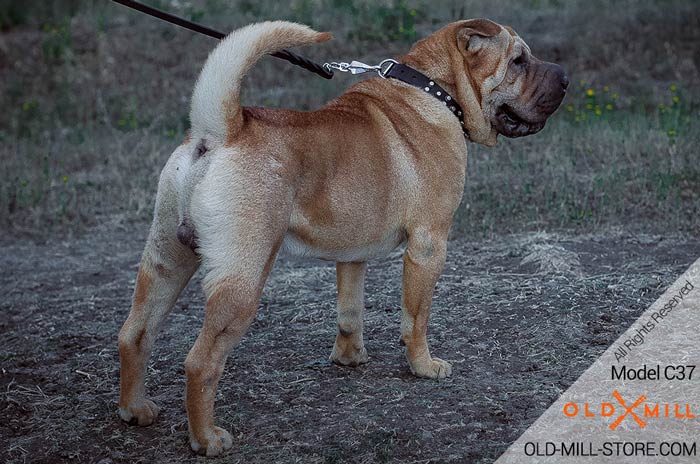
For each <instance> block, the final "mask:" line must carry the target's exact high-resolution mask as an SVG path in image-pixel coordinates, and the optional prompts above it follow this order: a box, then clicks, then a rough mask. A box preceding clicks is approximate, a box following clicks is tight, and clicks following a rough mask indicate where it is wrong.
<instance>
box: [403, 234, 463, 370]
mask: <svg viewBox="0 0 700 464" xmlns="http://www.w3.org/2000/svg"><path fill="white" fill-rule="evenodd" d="M446 248H447V234H446V233H443V232H436V231H429V230H417V231H413V232H412V233H410V234H409V237H408V246H407V248H406V252H405V253H404V255H403V294H402V301H401V306H402V310H403V311H402V315H401V341H402V342H403V344H404V345H405V346H406V358H408V364H409V366H410V367H411V372H413V373H414V374H415V375H417V376H419V377H428V378H443V377H447V376H449V375H450V374H451V373H452V366H451V365H450V364H449V363H448V362H447V361H443V360H442V359H438V358H433V357H431V356H430V349H429V348H428V341H427V339H426V332H427V329H428V317H429V315H430V302H431V300H432V298H433V290H434V289H435V283H436V282H437V280H438V278H439V277H440V273H441V272H442V267H443V266H444V264H445V253H446Z"/></svg>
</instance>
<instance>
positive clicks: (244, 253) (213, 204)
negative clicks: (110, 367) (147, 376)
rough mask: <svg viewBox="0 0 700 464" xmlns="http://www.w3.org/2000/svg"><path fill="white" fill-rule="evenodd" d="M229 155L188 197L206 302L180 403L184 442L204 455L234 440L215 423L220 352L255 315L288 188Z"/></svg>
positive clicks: (283, 223) (282, 226) (285, 213)
mask: <svg viewBox="0 0 700 464" xmlns="http://www.w3.org/2000/svg"><path fill="white" fill-rule="evenodd" d="M230 158H231V157H229V158H226V157H220V158H219V159H218V161H213V162H212V167H211V168H210V170H209V174H208V175H207V177H206V178H205V179H204V180H203V181H202V183H201V184H200V185H201V186H202V188H201V191H200V192H199V194H197V193H195V195H194V197H193V203H192V205H193V207H192V211H193V216H192V219H193V224H194V225H195V228H196V230H197V243H198V248H197V251H198V252H199V253H200V254H201V256H202V265H203V266H204V269H205V276H204V282H203V285H204V291H205V294H206V297H207V302H206V307H205V314H204V323H203V325H202V330H201V332H200V334H199V337H197V340H196V341H195V343H194V345H193V346H192V349H191V350H190V352H189V354H188V355H187V359H186V360H185V372H186V375H187V391H186V407H187V418H188V424H189V433H190V446H191V447H192V449H193V450H194V451H195V452H198V453H200V454H206V455H207V456H216V455H218V454H221V453H222V452H223V451H225V450H226V449H228V448H230V447H231V446H232V444H233V443H232V438H231V435H230V434H229V433H228V432H227V431H226V430H224V429H222V428H220V427H216V426H215V425H214V400H215V398H216V391H217V387H218V384H219V380H220V379H221V375H222V373H223V370H224V365H225V363H226V358H227V357H228V355H229V353H230V352H231V350H233V348H234V347H235V346H236V345H237V344H238V342H239V341H240V340H241V338H242V337H243V335H244V334H245V333H246V331H247V330H248V327H249V326H250V324H251V322H252V321H253V320H254V318H255V314H256V312H257V309H258V303H259V301H260V295H261V293H262V290H263V286H264V284H265V280H266V279H267V276H268V273H269V271H270V269H271V267H272V264H273V263H274V260H275V257H276V255H277V251H278V250H279V248H280V246H281V244H282V240H283V237H284V234H285V232H286V230H287V226H288V223H289V217H290V212H289V208H288V206H287V205H286V204H285V202H286V199H287V198H289V197H291V195H290V194H287V193H283V192H282V191H280V187H281V183H280V182H278V179H277V178H276V177H275V176H274V175H272V174H269V171H266V168H265V166H263V163H258V162H257V161H256V163H257V164H256V166H257V169H253V166H248V167H247V169H245V168H243V167H242V165H243V163H245V161H246V160H245V159H243V160H241V159H240V158H239V159H236V162H237V164H232V165H227V164H226V163H228V162H229V161H227V160H228V159H230ZM222 173H226V177H224V176H223V175H222ZM271 205H274V206H272V207H271Z"/></svg>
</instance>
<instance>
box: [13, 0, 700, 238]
mask: <svg viewBox="0 0 700 464" xmlns="http://www.w3.org/2000/svg"><path fill="white" fill-rule="evenodd" d="M10 3H11V5H10V6H12V8H9V7H8V8H9V9H0V10H1V11H3V12H4V13H3V14H4V16H0V30H4V32H2V39H3V40H4V42H5V43H6V44H7V46H6V47H4V48H3V51H2V52H0V53H1V54H2V55H0V60H2V62H4V63H9V64H10V66H9V67H7V66H6V67H0V79H1V80H2V82H3V84H4V85H3V87H2V89H1V90H0V98H2V104H3V109H4V111H3V112H2V113H0V127H2V129H1V130H0V141H2V144H0V156H2V157H3V160H6V161H5V162H3V163H2V165H0V176H1V177H2V179H3V182H2V185H1V186H0V227H2V228H3V229H6V230H14V231H21V232H27V233H36V234H39V235H41V234H43V233H45V232H47V231H52V232H53V231H63V232H65V231H68V230H80V229H82V228H83V227H85V226H86V225H92V224H95V223H99V222H102V221H104V220H108V219H109V220H112V219H114V218H117V220H118V221H134V220H136V221H139V220H143V219H147V218H148V217H149V215H150V212H151V208H152V206H151V205H152V203H153V199H154V194H155V188H156V179H157V175H158V172H159V171H160V169H161V167H162V165H163V164H164V162H165V160H166V159H167V156H168V155H169V153H170V152H171V151H172V149H173V148H174V147H175V146H176V145H177V143H178V142H179V140H181V138H182V137H183V135H184V133H185V131H186V130H187V125H188V124H187V114H188V104H189V96H190V93H191V90H192V86H193V85H194V81H195V79H196V76H197V73H198V71H199V69H200V67H201V65H202V63H203V62H204V60H205V58H206V55H207V53H208V52H209V51H210V49H211V48H212V47H213V46H214V44H215V41H212V40H211V39H208V38H206V37H203V36H198V35H195V34H192V33H190V32H188V31H185V30H182V29H180V28H176V27H174V26H171V25H167V24H164V23H162V22H159V21H157V20H155V19H152V18H148V17H146V16H143V15H139V14H137V13H134V12H131V11H129V10H127V9H125V8H124V7H121V6H118V5H115V4H112V3H111V2H97V1H92V2H74V1H71V0H60V1H56V2H48V3H46V4H42V5H40V6H36V5H34V6H32V7H30V6H24V7H23V6H21V5H19V4H17V3H16V2H10ZM150 3H151V4H153V5H154V6H157V7H159V8H163V9H166V10H169V11H173V12H175V13H177V14H181V15H184V16H186V17H188V18H191V19H194V20H197V21H200V22H202V23H204V24H208V25H212V26H213V27H216V28H219V29H222V30H231V29H233V28H235V27H238V26H241V25H244V24H247V23H250V22H254V21H260V20H266V19H292V20H297V21H301V22H306V23H309V24H311V25H312V26H314V27H315V28H317V29H319V30H330V31H332V32H333V33H334V35H335V37H336V40H334V41H333V42H331V43H329V44H325V45H323V46H318V47H314V48H309V49H308V50H306V51H305V54H306V55H308V56H309V57H311V58H313V59H315V60H317V61H321V62H322V61H326V60H331V59H334V60H339V59H340V60H350V59H358V60H362V61H366V62H376V61H378V60H380V59H383V58H386V57H389V56H396V55H398V54H401V53H404V52H405V51H406V50H407V49H408V47H409V46H410V43H411V42H413V41H414V40H416V39H418V38H420V37H423V36H425V35H427V34H429V33H431V32H433V31H435V30H436V29H438V28H439V27H441V26H442V25H444V24H446V23H448V22H450V21H453V20H456V19H460V18H465V17H466V18H468V17H489V18H492V19H494V20H496V21H498V22H501V23H504V24H509V25H511V26H513V27H514V28H515V29H516V30H517V31H518V32H519V33H520V34H521V35H522V36H523V38H525V40H526V41H527V42H528V43H529V44H530V46H531V48H532V49H533V51H534V52H535V54H537V55H538V56H540V57H541V58H544V59H547V60H550V61H556V62H558V63H561V64H562V65H563V66H564V67H565V69H567V71H568V73H569V75H570V77H571V80H572V82H573V84H572V88H571V91H570V95H569V96H568V97H567V99H566V100H565V102H564V105H563V107H562V108H561V109H560V110H559V112H558V113H557V114H555V115H554V117H553V118H552V119H551V121H550V122H549V123H548V125H547V128H545V129H544V130H543V131H542V132H541V133H540V134H537V135H535V136H532V137H528V138H524V139H518V140H502V141H501V143H500V144H499V146H497V147H496V148H494V149H487V148H484V147H481V146H478V145H474V144H470V145H469V150H470V160H469V166H468V183H467V186H466V190H465V196H464V202H463V203H464V204H463V207H462V208H461V209H460V210H459V212H458V215H457V217H456V221H455V225H456V227H455V234H470V235H474V234H476V235H479V234H486V235H489V234H492V233H497V232H507V231H514V230H527V229H550V228H572V227H573V228H577V229H583V230H587V229H593V228H598V227H604V226H610V225H612V226H614V225H617V224H625V225H626V226H630V227H639V228H642V229H658V228H670V229H673V230H684V231H697V230H698V229H699V224H700V214H698V210H697V208H698V206H697V205H698V204H699V201H698V192H699V191H700V173H699V171H698V167H697V166H696V165H695V163H694V162H693V156H694V153H695V151H694V150H695V147H696V146H697V145H698V142H700V141H699V140H698V137H699V136H698V134H699V133H700V130H698V129H700V128H699V127H698V125H699V123H698V119H699V118H698V108H699V102H700V92H699V91H698V90H697V89H699V88H700V85H699V84H700V72H699V70H698V66H699V64H698V62H697V56H696V55H697V53H696V49H697V43H698V41H700V13H698V10H697V8H694V5H693V4H692V2H674V1H661V2H652V1H648V0H643V1H632V0H625V1H622V2H618V3H616V4H614V5H609V4H608V3H607V2H603V1H602V0H596V1H595V2H594V4H593V5H594V7H591V5H592V4H591V2H590V1H583V0H576V1H571V2H561V1H555V0H540V1H537V2H515V1H513V0H490V1H487V0H477V1H474V2H470V3H469V4H468V5H464V4H462V3H459V2H448V1H444V2H432V3H427V2H425V1H407V0H390V1H386V2H365V1H351V0H299V1H294V2H287V3H284V2H273V1H272V0H261V1H257V2H250V1H248V0H237V1H231V2H229V1H224V0H201V1H191V2H179V1H178V2H176V1H173V0H158V1H155V0H153V1H151V2H150ZM620 9H624V11H625V12H626V14H625V15H619V14H617V12H618V11H619V10H620ZM591 24H596V25H597V27H595V28H592V27H590V25H591ZM601 30H604V31H606V36H605V37H602V36H600V33H599V31H601ZM631 37H634V38H635V39H634V40H630V38H631ZM353 81H354V80H353V79H352V78H350V77H348V76H337V77H336V78H335V79H333V80H332V81H327V80H324V79H319V78H316V77H314V76H312V75H310V74H308V73H306V72H305V71H303V70H300V69H298V68H295V67H292V66H290V65H288V64H286V63H283V62H279V61H277V60H272V59H263V60H262V61H261V62H260V64H259V65H258V66H256V68H255V69H254V70H253V72H252V73H251V76H250V78H249V79H248V80H247V81H246V83H245V85H244V90H243V101H244V103H245V104H250V105H266V106H282V107H292V108H297V109H304V110H306V109H313V108H317V107H319V106H321V105H322V104H324V103H325V102H327V101H328V100H330V99H332V98H334V97H335V96H337V95H339V94H341V93H342V92H343V91H344V90H345V89H346V88H347V87H348V86H349V85H350V84H351V83H352V82H353ZM64 179H67V180H64Z"/></svg>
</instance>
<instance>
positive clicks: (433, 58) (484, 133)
mask: <svg viewBox="0 0 700 464" xmlns="http://www.w3.org/2000/svg"><path fill="white" fill-rule="evenodd" d="M450 43H451V42H450V41H449V40H445V39H444V38H439V37H436V36H429V37H427V38H425V39H423V40H420V41H418V42H417V43H416V44H415V45H414V46H413V48H411V50H410V51H409V52H408V53H406V54H405V55H402V56H399V57H397V58H396V60H397V61H398V62H400V63H404V64H406V65H408V66H411V67H412V68H415V69H417V70H418V71H420V72H422V73H423V74H425V75H426V76H429V77H430V78H431V79H433V80H434V81H435V82H436V83H437V84H439V85H440V86H441V87H442V88H443V89H445V90H446V91H447V92H448V93H449V94H450V95H452V96H453V97H454V98H456V99H457V101H458V103H459V104H460V106H461V107H462V108H463V110H464V126H465V128H466V129H467V131H468V132H469V138H470V139H471V140H472V141H473V142H478V143H482V144H484V145H487V146H493V145H494V144H495V137H494V134H492V133H491V132H492V130H491V124H490V123H489V122H488V121H486V120H485V119H484V116H483V114H481V112H473V109H474V108H481V101H479V98H480V97H479V96H478V95H477V94H476V92H475V91H474V85H473V83H472V82H470V81H471V76H469V75H467V73H466V71H465V70H462V69H460V71H459V72H460V74H459V76H458V75H457V74H456V70H455V68H454V63H455V62H457V61H458V60H459V62H461V55H460V54H459V51H458V50H457V49H456V47H454V46H451V45H450ZM470 110H472V111H471V112H470Z"/></svg>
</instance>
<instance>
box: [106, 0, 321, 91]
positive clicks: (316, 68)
mask: <svg viewBox="0 0 700 464" xmlns="http://www.w3.org/2000/svg"><path fill="white" fill-rule="evenodd" d="M113 1H114V2H116V3H120V4H122V5H124V6H128V7H129V8H133V9H134V10H137V11H140V12H142V13H146V14H147V15H151V16H154V17H156V18H158V19H162V20H163V21H167V22H169V23H172V24H176V25H178V26H181V27H184V28H185V29H189V30H191V31H195V32H199V33H200V34H204V35H208V36H209V37H214V38H215V39H219V40H221V39H223V38H224V37H226V34H224V33H223V32H219V31H216V30H214V29H211V28H208V27H206V26H202V25H201V24H197V23H195V22H192V21H188V20H186V19H184V18H181V17H179V16H175V15H174V14H170V13H168V12H165V11H163V10H159V9H157V8H153V7H151V6H148V5H144V4H143V3H140V2H136V1H134V0H113ZM270 55H271V56H274V57H275V58H280V59H283V60H287V61H289V62H290V63H292V64H295V65H297V66H300V67H302V68H304V69H306V70H307V71H311V72H312V73H315V74H318V75H319V76H321V77H323V78H325V79H332V78H333V71H331V70H329V69H326V68H324V67H323V66H321V65H320V64H318V63H315V62H313V61H311V60H309V59H308V58H304V57H303V56H301V55H297V54H296V53H294V52H291V51H289V50H280V51H278V52H275V53H270Z"/></svg>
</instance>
